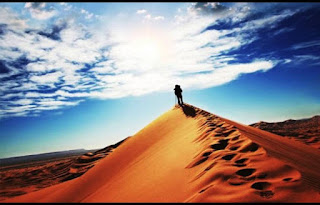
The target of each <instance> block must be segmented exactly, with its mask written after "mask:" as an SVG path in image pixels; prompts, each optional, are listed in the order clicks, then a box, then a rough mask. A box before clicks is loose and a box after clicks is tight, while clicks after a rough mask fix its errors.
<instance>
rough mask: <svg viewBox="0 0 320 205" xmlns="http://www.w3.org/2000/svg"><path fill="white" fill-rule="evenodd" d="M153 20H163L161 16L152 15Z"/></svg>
mask: <svg viewBox="0 0 320 205" xmlns="http://www.w3.org/2000/svg"><path fill="white" fill-rule="evenodd" d="M154 20H156V21H159V20H164V17H163V16H156V17H154Z"/></svg>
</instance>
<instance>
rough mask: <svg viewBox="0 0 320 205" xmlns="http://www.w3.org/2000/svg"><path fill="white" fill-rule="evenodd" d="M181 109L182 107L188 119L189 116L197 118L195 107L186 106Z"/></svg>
mask: <svg viewBox="0 0 320 205" xmlns="http://www.w3.org/2000/svg"><path fill="white" fill-rule="evenodd" d="M181 107H182V110H183V112H184V114H185V115H186V116H187V117H189V116H190V117H195V116H196V110H195V109H194V108H193V107H191V106H189V105H186V104H183V105H181Z"/></svg>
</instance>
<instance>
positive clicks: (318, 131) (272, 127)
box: [250, 115, 320, 149]
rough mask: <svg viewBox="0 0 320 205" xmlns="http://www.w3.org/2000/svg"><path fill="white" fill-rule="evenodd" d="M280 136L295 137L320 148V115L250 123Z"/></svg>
mask: <svg viewBox="0 0 320 205" xmlns="http://www.w3.org/2000/svg"><path fill="white" fill-rule="evenodd" d="M250 126H252V127H256V128H259V129H262V130H265V131H268V132H272V133H275V134H277V135H280V136H284V137H287V138H291V139H295V140H297V141H299V142H302V143H304V144H307V145H310V146H312V147H314V148H317V149H320V116H319V115H316V116H313V117H312V118H307V119H301V120H286V121H283V122H272V123H270V122H263V121H261V122H258V123H254V124H252V125H250Z"/></svg>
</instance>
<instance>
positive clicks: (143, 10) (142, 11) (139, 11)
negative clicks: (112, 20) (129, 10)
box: [136, 9, 147, 14]
mask: <svg viewBox="0 0 320 205" xmlns="http://www.w3.org/2000/svg"><path fill="white" fill-rule="evenodd" d="M136 13H137V14H145V13H147V10H145V9H141V10H137V12H136Z"/></svg>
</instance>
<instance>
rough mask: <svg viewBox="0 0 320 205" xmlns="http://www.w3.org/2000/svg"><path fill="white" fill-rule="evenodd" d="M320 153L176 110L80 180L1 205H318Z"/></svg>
mask: <svg viewBox="0 0 320 205" xmlns="http://www.w3.org/2000/svg"><path fill="white" fill-rule="evenodd" d="M319 169H320V151H319V150H318V149H315V148H313V147H310V146H307V145H305V144H302V143H300V142H297V141H295V140H291V139H287V138H284V137H281V136H279V135H276V134H272V133H270V132H267V131H263V130H259V129H257V128H254V127H250V126H247V125H243V124H240V123H237V122H233V121H231V120H228V119H225V118H223V117H220V116H217V115H214V114H211V113H209V112H207V111H205V110H202V109H199V108H196V107H194V106H191V105H185V106H184V107H183V108H181V107H179V106H175V107H173V108H172V109H170V110H169V111H167V112H166V113H164V114H163V115H161V116H160V117H158V118H157V119H156V120H154V121H153V122H151V123H150V124H149V125H147V126H146V127H145V128H143V129H142V130H141V131H139V132H138V133H136V134H135V135H134V136H132V137H130V138H129V139H127V140H126V141H125V142H123V143H122V144H121V145H120V146H118V147H117V148H116V149H114V150H113V152H111V153H110V154H109V155H108V157H105V158H103V159H101V160H100V161H99V162H98V163H96V164H95V166H94V167H92V168H91V169H89V170H88V171H87V172H86V173H85V174H83V175H82V176H80V177H78V178H76V179H73V180H69V181H65V182H62V183H60V184H57V185H53V186H50V187H47V188H44V189H41V190H39V191H35V192H31V193H28V194H25V195H22V196H17V197H14V198H10V199H8V200H4V201H2V202H320V173H319V171H318V170H319Z"/></svg>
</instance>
